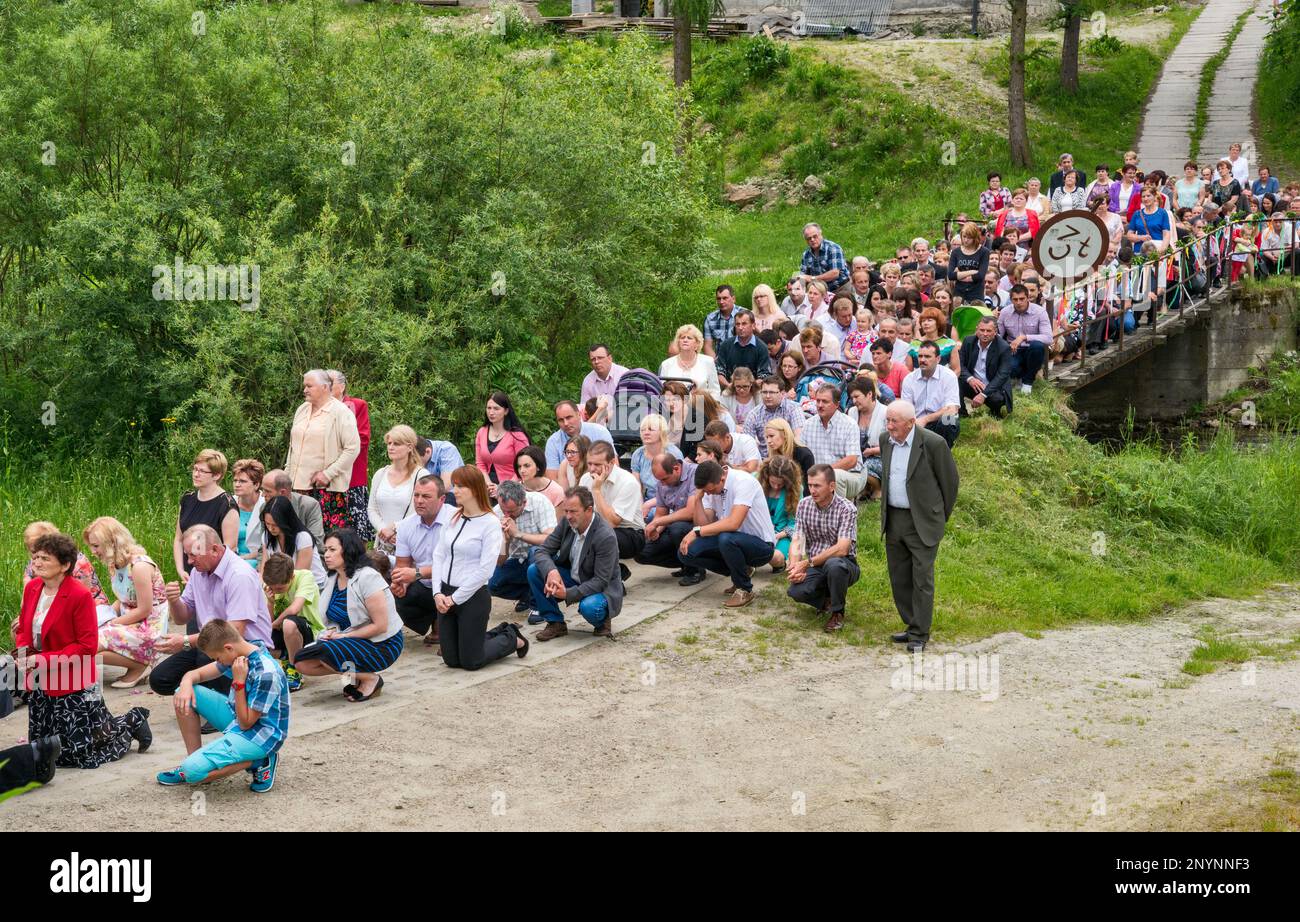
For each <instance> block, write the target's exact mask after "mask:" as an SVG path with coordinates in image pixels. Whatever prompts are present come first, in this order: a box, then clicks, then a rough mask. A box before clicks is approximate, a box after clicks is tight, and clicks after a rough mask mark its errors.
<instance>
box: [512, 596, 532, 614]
mask: <svg viewBox="0 0 1300 922" xmlns="http://www.w3.org/2000/svg"><path fill="white" fill-rule="evenodd" d="M532 607H533V600H532V599H520V600H519V601H518V602H516V603H515V611H516V612H524V611H528V609H530V608H532Z"/></svg>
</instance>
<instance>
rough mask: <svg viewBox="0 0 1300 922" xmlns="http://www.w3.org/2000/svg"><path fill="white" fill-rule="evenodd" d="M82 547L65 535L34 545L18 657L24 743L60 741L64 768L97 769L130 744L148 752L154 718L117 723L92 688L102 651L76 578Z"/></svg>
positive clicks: (136, 714)
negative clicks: (97, 656) (24, 714)
mask: <svg viewBox="0 0 1300 922" xmlns="http://www.w3.org/2000/svg"><path fill="white" fill-rule="evenodd" d="M76 565H77V546H76V544H74V543H73V542H72V539H71V538H69V537H68V536H67V535H61V534H53V535H42V536H41V537H39V538H37V539H36V541H35V542H34V543H33V545H32V571H33V572H34V573H35V574H36V578H35V579H33V580H32V581H31V582H29V583H28V584H27V586H26V588H24V590H23V606H22V610H21V612H20V613H19V615H18V631H17V634H16V640H17V642H18V653H19V655H18V656H17V657H15V659H16V660H17V661H18V664H19V668H20V669H21V670H23V672H24V673H25V675H24V684H25V687H26V688H27V690H28V692H29V694H30V697H29V698H28V700H27V709H28V715H27V736H28V738H29V739H34V740H39V739H45V738H46V737H49V736H57V737H58V738H59V743H60V745H61V746H62V747H63V752H62V754H61V755H60V756H59V758H58V761H57V762H56V763H55V764H57V765H60V766H62V767H64V768H68V767H72V768H98V767H99V766H101V765H103V764H104V763H106V762H115V761H117V760H118V759H120V758H122V756H124V755H126V754H127V752H128V751H129V750H130V748H131V740H136V741H138V742H139V744H140V751H141V752H144V751H145V750H146V749H148V748H149V744H150V743H151V742H153V734H152V733H151V732H150V730H149V712H148V711H147V710H146V709H145V708H139V707H137V708H131V710H129V711H127V713H126V714H124V715H123V716H121V717H114V716H113V715H112V714H110V713H109V711H108V708H107V707H105V706H104V700H103V698H102V697H101V696H100V694H99V692H98V689H96V688H95V682H96V678H97V671H96V668H95V652H96V651H97V650H98V649H99V631H98V622H97V620H96V618H95V600H94V598H93V597H92V596H91V594H90V591H89V590H88V589H86V587H85V586H83V585H81V583H79V582H77V581H76V580H75V579H73V578H72V571H73V569H74V568H75V567H76Z"/></svg>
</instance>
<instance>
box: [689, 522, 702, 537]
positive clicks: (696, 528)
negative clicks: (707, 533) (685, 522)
mask: <svg viewBox="0 0 1300 922" xmlns="http://www.w3.org/2000/svg"><path fill="white" fill-rule="evenodd" d="M702 527H703V526H700V525H696V526H695V527H694V528H692V529H691V531H693V532H695V537H697V538H700V537H703V534H702V533H701V532H700V528H702Z"/></svg>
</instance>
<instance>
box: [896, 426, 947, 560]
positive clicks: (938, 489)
mask: <svg viewBox="0 0 1300 922" xmlns="http://www.w3.org/2000/svg"><path fill="white" fill-rule="evenodd" d="M913 432H914V433H915V435H914V437H913V439H912V452H911V454H910V455H909V456H908V458H907V502H908V504H909V505H910V506H911V509H912V522H913V524H915V525H916V533H917V534H918V535H920V536H921V541H922V542H924V544H925V545H926V547H934V546H935V545H936V544H938V543H939V541H940V540H942V538H943V527H944V525H946V524H947V522H948V517H949V516H950V515H952V507H953V506H954V505H955V504H956V502H957V481H958V476H957V462H956V461H954V460H953V459H952V451H951V450H950V449H949V448H948V443H947V442H945V441H944V440H943V436H941V435H938V434H937V433H934V432H931V431H930V430H929V429H923V428H921V427H920V426H914V427H913ZM893 455H894V442H893V440H892V439H891V438H890V437H889V436H888V435H885V436H884V437H883V438H881V440H880V466H881V468H882V471H881V476H880V488H881V496H880V533H881V534H882V535H883V534H884V533H885V527H886V525H887V524H888V521H889V462H890V459H891V458H892V457H893Z"/></svg>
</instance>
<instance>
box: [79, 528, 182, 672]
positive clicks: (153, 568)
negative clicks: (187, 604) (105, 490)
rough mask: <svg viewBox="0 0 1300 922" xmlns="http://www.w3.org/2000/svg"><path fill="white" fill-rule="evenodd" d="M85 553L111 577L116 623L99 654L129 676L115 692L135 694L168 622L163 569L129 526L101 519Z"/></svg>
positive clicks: (102, 633)
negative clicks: (94, 558) (129, 689)
mask: <svg viewBox="0 0 1300 922" xmlns="http://www.w3.org/2000/svg"><path fill="white" fill-rule="evenodd" d="M81 538H82V540H83V541H85V542H86V547H88V548H90V552H91V553H92V554H94V555H95V557H97V558H98V559H99V561H100V563H102V564H103V565H104V566H105V567H106V568H107V569H108V572H109V573H110V574H111V575H112V580H111V585H112V587H113V594H114V595H115V596H117V601H116V602H114V603H113V611H114V615H115V617H114V618H113V620H111V621H109V622H108V623H106V624H101V625H100V626H99V653H100V655H102V656H103V658H104V665H106V666H119V667H121V668H122V669H125V670H126V674H125V675H124V676H122V677H121V678H120V679H118V680H117V681H116V682H114V683H113V688H135V686H136V685H138V684H140V681H141V680H142V679H143V678H144V677H145V676H146V675H148V674H149V667H150V666H151V665H152V664H153V661H154V657H155V653H154V643H155V642H156V641H157V639H158V638H159V637H160V636H162V632H163V624H164V623H165V621H166V618H167V590H166V588H165V585H164V583H163V578H162V573H161V572H159V570H158V564H156V563H154V562H153V559H152V558H150V556H149V555H148V554H147V553H145V549H144V548H143V547H141V546H140V545H139V544H137V543H136V540H135V538H133V537H131V532H129V531H127V528H126V526H125V525H123V524H122V523H121V522H119V521H118V520H117V519H115V518H112V517H111V516H101V517H100V518H98V519H95V521H93V522H91V523H90V524H89V525H87V526H86V529H85V531H83V532H82V533H81Z"/></svg>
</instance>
